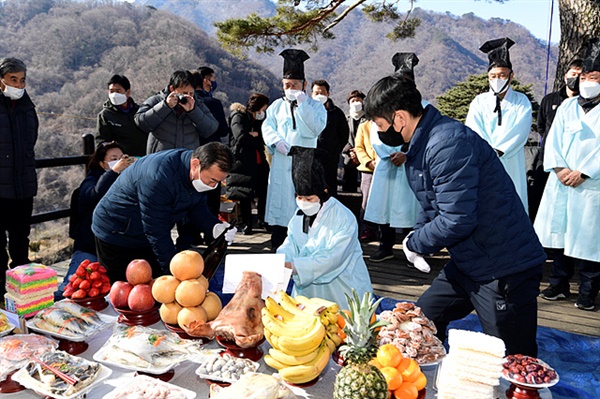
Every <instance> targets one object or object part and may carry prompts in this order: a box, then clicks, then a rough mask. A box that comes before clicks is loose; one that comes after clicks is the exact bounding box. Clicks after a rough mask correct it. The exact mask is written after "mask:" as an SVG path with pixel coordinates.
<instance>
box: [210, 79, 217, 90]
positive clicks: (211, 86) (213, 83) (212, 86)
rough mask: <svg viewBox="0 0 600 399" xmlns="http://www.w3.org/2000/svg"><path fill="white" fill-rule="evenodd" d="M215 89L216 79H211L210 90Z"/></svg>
mask: <svg viewBox="0 0 600 399" xmlns="http://www.w3.org/2000/svg"><path fill="white" fill-rule="evenodd" d="M215 90H217V81H216V80H214V81H212V82H211V84H210V91H215Z"/></svg>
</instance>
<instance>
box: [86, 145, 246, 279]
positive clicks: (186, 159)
mask: <svg viewBox="0 0 600 399" xmlns="http://www.w3.org/2000/svg"><path fill="white" fill-rule="evenodd" d="M232 161H233V155H232V153H231V150H230V149H229V148H227V146H225V145H224V144H221V143H216V142H213V143H208V144H206V145H203V146H201V147H198V148H197V149H196V150H194V151H191V150H185V149H175V150H166V151H161V152H159V153H156V154H151V155H148V156H145V157H143V158H141V159H139V160H138V161H136V162H134V163H133V165H132V166H130V167H129V168H127V169H125V170H124V171H123V173H122V174H121V176H119V178H118V179H117V180H116V182H115V183H114V184H113V185H112V187H111V188H110V189H109V190H108V192H107V193H106V195H105V196H104V197H103V198H102V200H101V201H100V202H99V203H98V206H97V207H96V210H95V211H94V218H93V221H92V231H93V232H94V235H95V236H96V249H97V251H98V258H99V261H100V263H101V264H102V265H103V266H104V267H106V269H107V270H108V275H109V277H110V279H111V281H117V280H124V279H125V269H126V268H127V265H128V264H129V262H130V261H132V260H133V259H146V260H147V261H148V262H149V263H150V265H151V266H152V271H153V275H154V276H155V277H157V276H160V275H162V274H168V273H169V262H170V261H171V258H172V257H173V255H175V253H176V252H177V250H176V248H175V245H174V243H173V240H172V239H171V229H172V228H173V226H174V225H175V223H177V222H184V223H190V224H192V225H193V226H194V227H195V228H196V229H197V230H198V231H203V232H204V233H205V234H209V235H212V236H213V237H216V236H218V235H220V234H221V233H222V232H223V231H224V230H225V229H226V228H227V227H229V224H228V223H220V222H219V220H218V219H217V218H216V217H215V216H214V215H213V214H212V213H211V212H210V211H209V210H208V208H207V206H206V192H207V191H209V190H212V189H214V188H215V187H216V186H217V185H219V184H220V183H221V181H223V180H225V178H226V177H227V175H228V173H229V169H230V168H231V164H232ZM235 231H236V229H235V228H234V229H232V230H230V231H228V232H227V233H226V236H225V237H226V239H227V240H228V241H233V236H234V234H235Z"/></svg>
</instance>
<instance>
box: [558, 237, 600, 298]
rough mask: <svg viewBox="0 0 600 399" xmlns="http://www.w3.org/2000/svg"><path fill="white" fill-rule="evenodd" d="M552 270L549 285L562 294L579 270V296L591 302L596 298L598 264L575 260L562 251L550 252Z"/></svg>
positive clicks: (599, 274)
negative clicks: (557, 288)
mask: <svg viewBox="0 0 600 399" xmlns="http://www.w3.org/2000/svg"><path fill="white" fill-rule="evenodd" d="M552 260H553V262H552V270H551V272H550V277H549V279H548V280H549V281H550V285H551V286H553V287H559V288H561V289H562V290H563V292H565V293H567V292H569V280H570V279H571V277H573V275H574V274H575V268H578V269H579V295H580V296H581V297H585V298H589V299H591V300H592V301H593V300H594V299H596V297H597V296H598V290H599V289H600V262H592V261H590V260H584V259H576V258H571V257H569V256H566V255H565V254H564V251H563V250H562V249H553V250H552Z"/></svg>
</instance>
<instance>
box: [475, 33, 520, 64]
mask: <svg viewBox="0 0 600 399" xmlns="http://www.w3.org/2000/svg"><path fill="white" fill-rule="evenodd" d="M513 44H515V42H513V41H512V40H511V39H510V38H508V37H503V38H501V39H494V40H489V41H487V42H485V43H483V46H481V47H479V50H480V51H483V52H484V53H486V54H487V55H488V59H489V61H490V66H489V68H488V71H489V70H490V69H492V68H508V69H510V70H512V64H511V63H510V55H509V53H508V49H509V48H511V47H512V45H513Z"/></svg>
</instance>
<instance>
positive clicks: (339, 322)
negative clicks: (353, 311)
mask: <svg viewBox="0 0 600 399" xmlns="http://www.w3.org/2000/svg"><path fill="white" fill-rule="evenodd" d="M341 312H344V313H346V315H348V316H350V311H349V310H347V309H343V310H341ZM337 325H338V327H339V328H340V329H343V328H344V327H346V320H345V319H344V318H343V317H342V314H341V313H338V315H337Z"/></svg>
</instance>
